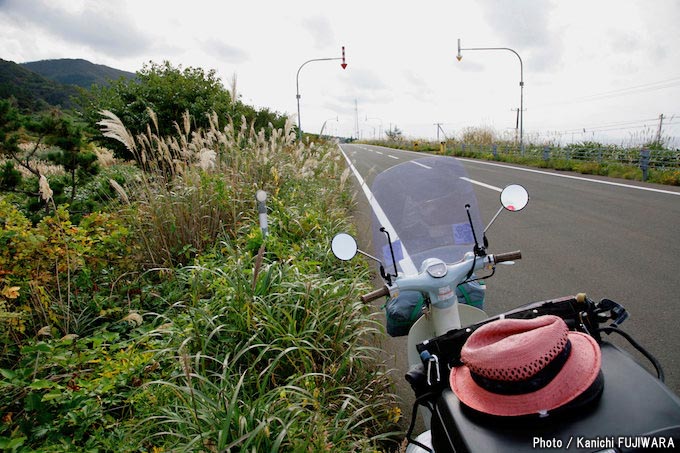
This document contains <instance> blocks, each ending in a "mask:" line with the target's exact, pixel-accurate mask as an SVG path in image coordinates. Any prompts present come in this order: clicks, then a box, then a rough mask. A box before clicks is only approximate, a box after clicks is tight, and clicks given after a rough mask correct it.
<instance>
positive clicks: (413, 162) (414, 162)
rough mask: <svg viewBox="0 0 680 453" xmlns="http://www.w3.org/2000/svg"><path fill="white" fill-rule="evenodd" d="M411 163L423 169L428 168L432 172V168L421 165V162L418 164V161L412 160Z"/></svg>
mask: <svg viewBox="0 0 680 453" xmlns="http://www.w3.org/2000/svg"><path fill="white" fill-rule="evenodd" d="M410 162H411V163H412V164H416V165H420V166H421V167H423V168H427V169H428V170H432V167H428V166H427V165H425V164H421V163H420V162H416V161H414V160H412V161H410Z"/></svg>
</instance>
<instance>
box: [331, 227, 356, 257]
mask: <svg viewBox="0 0 680 453" xmlns="http://www.w3.org/2000/svg"><path fill="white" fill-rule="evenodd" d="M331 250H333V255H335V256H336V258H338V259H340V260H343V261H349V260H351V259H352V258H354V255H356V254H357V241H355V240H354V238H353V237H352V236H350V235H349V234H347V233H340V234H337V235H335V237H334V238H333V241H332V242H331Z"/></svg>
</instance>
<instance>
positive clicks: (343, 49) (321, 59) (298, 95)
mask: <svg viewBox="0 0 680 453" xmlns="http://www.w3.org/2000/svg"><path fill="white" fill-rule="evenodd" d="M332 60H342V64H341V65H340V66H342V69H345V68H346V67H347V63H345V46H342V57H338V58H314V59H312V60H307V61H305V62H304V63H302V64H301V65H300V67H299V68H298V70H297V74H296V75H295V89H296V94H295V97H296V98H297V111H298V140H302V120H301V118H300V71H301V70H302V67H303V66H304V65H306V64H307V63H311V62H312V61H332Z"/></svg>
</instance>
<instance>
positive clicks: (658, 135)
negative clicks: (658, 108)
mask: <svg viewBox="0 0 680 453" xmlns="http://www.w3.org/2000/svg"><path fill="white" fill-rule="evenodd" d="M662 127H663V113H662V114H661V115H659V129H658V130H657V131H656V143H659V144H660V143H661V128H662Z"/></svg>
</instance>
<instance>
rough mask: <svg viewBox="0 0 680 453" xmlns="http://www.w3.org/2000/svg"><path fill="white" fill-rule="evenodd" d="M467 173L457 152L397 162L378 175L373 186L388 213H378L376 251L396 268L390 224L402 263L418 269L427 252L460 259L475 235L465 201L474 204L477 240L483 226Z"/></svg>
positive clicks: (405, 269) (470, 247) (402, 269)
mask: <svg viewBox="0 0 680 453" xmlns="http://www.w3.org/2000/svg"><path fill="white" fill-rule="evenodd" d="M466 178H467V173H466V171H465V169H464V168H463V166H462V165H461V163H460V162H459V161H458V160H456V159H455V158H453V157H445V156H432V157H425V158H421V159H416V160H412V161H408V162H404V163H401V164H399V165H395V166H394V167H391V168H389V169H387V170H385V171H384V172H382V173H380V174H379V175H378V176H376V177H375V179H374V181H373V186H372V188H371V190H372V192H373V196H374V197H375V201H376V202H377V203H378V204H379V205H380V208H381V211H382V214H384V215H378V216H377V215H376V213H375V212H374V213H373V244H374V249H375V251H374V253H375V256H376V257H378V258H380V259H381V260H382V261H383V263H384V264H385V269H386V271H387V272H388V273H394V266H393V264H392V256H391V254H390V247H389V243H388V240H387V236H386V235H385V233H383V232H381V231H380V228H381V227H385V228H386V229H387V231H389V232H390V235H391V239H392V248H393V250H394V256H395V260H396V262H397V269H398V271H399V272H400V273H404V274H407V275H408V274H414V273H417V272H418V271H419V270H420V266H421V264H422V262H423V261H424V260H425V259H427V258H439V259H441V260H443V261H444V262H446V263H454V262H456V261H460V260H461V258H462V257H463V255H464V254H465V253H466V252H469V251H472V250H473V248H474V244H475V240H474V236H473V230H472V228H471V227H470V222H469V220H468V216H467V211H466V208H465V206H466V205H469V206H470V215H471V217H472V225H473V226H474V232H475V234H476V235H477V240H478V241H479V242H480V245H481V241H482V235H483V231H484V227H483V226H482V222H481V216H480V214H479V207H478V205H477V198H476V197H475V193H474V191H473V188H472V184H471V183H470V182H469V181H467V180H466Z"/></svg>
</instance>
